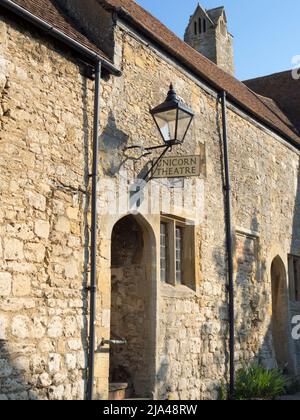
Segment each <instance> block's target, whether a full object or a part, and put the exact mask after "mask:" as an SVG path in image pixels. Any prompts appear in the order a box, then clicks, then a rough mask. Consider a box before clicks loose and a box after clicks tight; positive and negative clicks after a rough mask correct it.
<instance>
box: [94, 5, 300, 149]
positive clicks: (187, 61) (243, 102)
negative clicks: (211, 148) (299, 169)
mask: <svg viewBox="0 0 300 420" xmlns="http://www.w3.org/2000/svg"><path fill="white" fill-rule="evenodd" d="M97 1H98V2H99V3H100V4H102V5H103V7H105V8H107V9H108V10H113V11H115V12H117V13H118V14H119V16H121V17H123V19H125V20H127V21H128V22H130V23H132V24H133V25H135V27H136V28H137V29H139V30H140V31H142V32H143V33H145V34H146V35H147V36H148V37H149V38H151V39H152V40H154V41H155V42H156V43H157V44H159V45H160V46H161V48H163V49H164V50H165V51H166V52H168V53H169V54H170V55H172V56H173V57H175V58H176V59H177V60H179V61H180V62H181V63H182V64H184V65H185V66H186V67H188V68H189V69H190V70H192V71H193V72H194V73H195V74H197V75H198V76H200V77H201V78H202V79H203V80H205V81H206V82H207V83H208V84H209V85H210V86H212V87H213V88H215V89H216V90H217V91H223V90H225V91H226V92H227V93H228V97H229V99H230V100H231V101H232V102H234V103H235V104H236V105H237V106H238V107H239V108H241V109H243V110H244V111H246V112H247V113H248V114H250V115H252V116H253V117H254V118H255V119H256V120H258V121H260V122H262V123H264V124H265V125H267V126H268V127H270V128H272V129H273V130H274V131H276V132H277V133H279V134H281V135H282V136H283V137H285V138H289V139H290V140H292V141H293V142H294V143H296V144H297V145H299V146H300V137H299V136H298V134H297V132H296V129H295V130H293V128H291V127H292V124H289V125H287V124H286V123H285V122H284V121H282V119H281V118H279V116H278V115H277V114H276V113H275V112H274V110H272V109H270V107H268V106H266V104H265V103H264V101H262V100H261V99H260V98H259V97H258V96H257V94H255V93H254V92H252V91H251V90H249V89H248V88H247V86H246V85H245V84H244V83H242V82H240V81H239V80H237V79H235V78H234V77H232V76H231V75H230V74H228V73H226V72H224V71H223V70H222V69H220V68H219V67H218V66H216V65H215V64H214V63H212V62H211V61H210V60H208V59H207V58H206V57H204V56H203V55H202V54H200V53H199V52H197V51H196V50H194V49H193V48H192V47H190V46H189V45H187V44H186V43H185V42H184V41H182V40H181V39H180V38H178V36H177V35H175V34H174V33H173V32H171V31H170V30H169V29H168V28H167V27H166V26H165V25H163V24H162V23H161V22H160V21H159V20H158V19H156V18H155V17H153V16H152V15H151V14H150V13H148V12H147V11H146V10H145V9H143V8H142V7H141V6H139V5H138V4H137V3H136V2H135V1H133V0H97Z"/></svg>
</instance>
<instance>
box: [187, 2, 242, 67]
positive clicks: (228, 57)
mask: <svg viewBox="0 0 300 420" xmlns="http://www.w3.org/2000/svg"><path fill="white" fill-rule="evenodd" d="M184 40H185V42H186V43H187V44H189V45H190V46H191V47H193V48H195V49H196V50H197V51H199V52H200V53H201V54H203V55H204V56H205V57H207V58H208V59H209V60H211V61H213V62H214V63H216V64H217V65H218V66H219V67H220V68H222V69H223V70H225V71H226V72H227V73H230V74H232V75H234V57H233V36H232V35H231V34H230V33H229V32H228V29H227V18H226V14H225V9H224V7H217V8H216V9H211V10H205V9H204V8H203V7H201V6H200V5H199V4H198V6H197V8H196V10H195V12H194V14H193V15H192V16H191V18H190V21H189V24H188V26H187V28H186V31H185V35H184Z"/></svg>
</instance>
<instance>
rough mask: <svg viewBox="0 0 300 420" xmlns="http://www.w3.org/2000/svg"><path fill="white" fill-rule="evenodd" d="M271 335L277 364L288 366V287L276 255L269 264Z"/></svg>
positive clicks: (282, 268)
mask: <svg viewBox="0 0 300 420" xmlns="http://www.w3.org/2000/svg"><path fill="white" fill-rule="evenodd" d="M271 289H272V337H273V345H274V351H275V355H276V361H277V365H278V367H279V368H280V369H282V370H288V368H289V327H288V288H287V275H286V268H285V265H284V263H283V261H282V259H281V257H280V256H279V255H278V256H277V257H275V258H274V259H273V261H272V264H271Z"/></svg>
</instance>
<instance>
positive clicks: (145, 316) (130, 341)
mask: <svg viewBox="0 0 300 420" xmlns="http://www.w3.org/2000/svg"><path fill="white" fill-rule="evenodd" d="M156 288H157V285H156V240H155V234H154V231H153V229H152V227H151V225H150V224H149V223H148V221H147V220H146V219H145V218H144V217H143V216H142V215H139V214H138V215H133V214H128V215H125V216H123V217H121V218H120V219H118V220H117V221H115V224H114V226H113V229H112V232H111V323H110V330H111V338H112V339H120V338H124V339H126V341H127V344H126V345H125V346H114V345H111V346H110V363H109V364H110V383H113V384H116V383H127V384H128V392H127V396H128V397H139V398H152V397H153V395H154V392H155V360H156V357H155V351H156V350H155V349H156V345H155V343H156V340H155V337H156V322H155V319H156V317H155V312H156V302H157V299H156V293H157V291H156Z"/></svg>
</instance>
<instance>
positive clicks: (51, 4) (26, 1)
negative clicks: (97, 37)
mask: <svg viewBox="0 0 300 420" xmlns="http://www.w3.org/2000/svg"><path fill="white" fill-rule="evenodd" d="M13 2H14V3H16V4H17V5H19V6H21V7H22V8H24V9H25V10H26V11H28V12H30V13H32V14H33V15H35V16H36V17H38V18H40V19H42V20H44V21H45V22H46V23H48V24H49V25H52V26H53V27H54V28H56V29H58V30H59V31H61V32H63V33H64V34H65V35H67V36H69V37H70V38H72V39H74V40H75V41H77V42H79V43H80V44H82V45H83V46H85V47H86V48H88V49H90V50H91V51H93V52H95V53H96V54H98V55H99V56H101V57H103V58H105V59H107V60H108V58H107V56H106V55H105V54H104V52H103V51H101V50H100V49H99V48H97V46H96V45H95V44H94V43H93V42H92V41H91V40H89V38H88V37H87V36H86V34H85V33H84V30H83V29H82V28H80V27H79V26H78V24H77V23H75V21H73V19H71V17H70V16H68V14H67V13H66V12H65V11H63V10H62V9H61V8H60V7H59V5H58V2H57V1H56V0H13ZM0 5H1V0H0Z"/></svg>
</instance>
